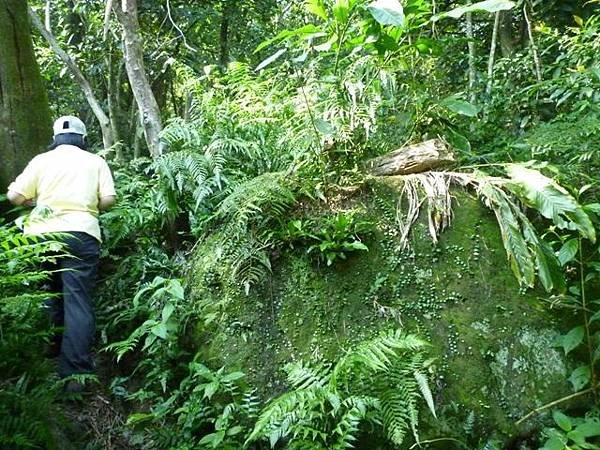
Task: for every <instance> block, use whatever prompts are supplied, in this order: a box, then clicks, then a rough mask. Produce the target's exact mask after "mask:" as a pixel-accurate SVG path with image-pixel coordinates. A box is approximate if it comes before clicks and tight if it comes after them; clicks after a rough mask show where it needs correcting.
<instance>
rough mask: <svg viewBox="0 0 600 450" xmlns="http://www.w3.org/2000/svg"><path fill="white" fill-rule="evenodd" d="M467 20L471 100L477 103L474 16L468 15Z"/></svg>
mask: <svg viewBox="0 0 600 450" xmlns="http://www.w3.org/2000/svg"><path fill="white" fill-rule="evenodd" d="M466 20H467V39H468V43H467V47H468V49H469V100H470V102H471V103H475V99H476V95H475V75H476V74H475V42H474V40H473V39H474V37H473V14H472V13H470V12H468V13H467V14H466Z"/></svg>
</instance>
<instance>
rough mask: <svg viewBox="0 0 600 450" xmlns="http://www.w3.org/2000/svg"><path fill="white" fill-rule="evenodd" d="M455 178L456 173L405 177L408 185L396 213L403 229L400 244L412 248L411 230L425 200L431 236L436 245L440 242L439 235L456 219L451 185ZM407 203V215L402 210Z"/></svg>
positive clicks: (404, 187)
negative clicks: (453, 212) (421, 196)
mask: <svg viewBox="0 0 600 450" xmlns="http://www.w3.org/2000/svg"><path fill="white" fill-rule="evenodd" d="M451 175H452V173H446V172H425V173H418V174H411V175H405V176H404V177H402V178H403V181H404V185H403V187H402V191H401V193H400V199H399V201H398V208H397V210H396V222H397V224H398V227H399V228H400V242H401V245H402V247H403V248H407V247H408V245H409V234H410V229H411V228H412V226H413V225H414V223H415V222H416V221H417V219H418V217H419V212H420V210H421V206H422V205H423V203H424V202H425V201H427V219H428V227H429V235H430V236H431V239H432V240H433V242H434V243H437V241H438V236H439V234H440V233H441V232H442V231H443V230H444V229H445V228H446V227H447V226H448V225H450V222H451V220H452V197H451V195H450V184H451V183H452V182H453V181H454V179H455V178H454V177H452V176H451ZM421 190H422V191H423V192H424V193H425V197H424V198H422V199H421V198H420V195H419V191H421ZM404 203H406V212H403V211H402V209H403V204H404Z"/></svg>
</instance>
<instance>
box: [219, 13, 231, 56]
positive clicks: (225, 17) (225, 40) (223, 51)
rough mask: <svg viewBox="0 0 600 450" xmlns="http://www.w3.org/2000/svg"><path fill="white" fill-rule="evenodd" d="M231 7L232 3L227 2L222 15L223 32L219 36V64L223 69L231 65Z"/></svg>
mask: <svg viewBox="0 0 600 450" xmlns="http://www.w3.org/2000/svg"><path fill="white" fill-rule="evenodd" d="M231 5H232V2H230V1H229V2H225V4H224V5H223V13H222V15H221V32H220V36H219V44H220V52H219V64H220V65H221V67H227V64H229V16H230V15H231V12H232V7H231Z"/></svg>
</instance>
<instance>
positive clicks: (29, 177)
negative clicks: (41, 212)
mask: <svg viewBox="0 0 600 450" xmlns="http://www.w3.org/2000/svg"><path fill="white" fill-rule="evenodd" d="M34 160H35V159H34ZM34 160H32V161H30V162H29V164H27V167H25V170H23V172H22V173H21V174H20V175H19V176H18V177H17V179H16V180H15V181H13V182H12V183H11V184H10V185H9V186H8V192H7V193H6V198H8V201H9V202H11V203H12V204H13V205H17V206H35V198H36V197H37V178H38V177H37V169H36V165H35V164H34Z"/></svg>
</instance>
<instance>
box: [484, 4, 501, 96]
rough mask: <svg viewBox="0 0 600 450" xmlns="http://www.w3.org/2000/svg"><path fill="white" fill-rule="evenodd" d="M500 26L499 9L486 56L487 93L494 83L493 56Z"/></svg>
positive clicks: (489, 92) (490, 91)
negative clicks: (488, 55)
mask: <svg viewBox="0 0 600 450" xmlns="http://www.w3.org/2000/svg"><path fill="white" fill-rule="evenodd" d="M499 26H500V11H498V12H497V13H496V16H495V17H494V28H493V30H492V43H491V45H490V57H489V58H488V70H487V86H486V88H485V92H486V94H487V95H490V94H491V93H492V86H493V84H494V78H493V77H494V58H495V56H496V43H497V41H498V28H499Z"/></svg>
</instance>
